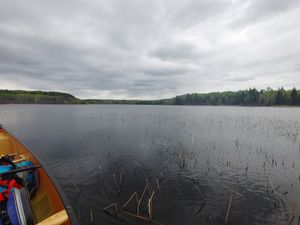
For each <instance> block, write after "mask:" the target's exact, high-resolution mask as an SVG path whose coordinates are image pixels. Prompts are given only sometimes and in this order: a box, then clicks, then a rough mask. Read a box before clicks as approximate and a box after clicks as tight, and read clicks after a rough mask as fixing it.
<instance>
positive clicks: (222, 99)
mask: <svg viewBox="0 0 300 225" xmlns="http://www.w3.org/2000/svg"><path fill="white" fill-rule="evenodd" d="M9 103H13V104H139V105H249V106H272V105H300V90H297V89H296V88H293V89H292V90H284V89H283V88H280V89H278V90H273V89H271V88H267V89H266V90H257V89H256V88H250V89H248V90H241V91H236V92H232V91H226V92H211V93H205V94H199V93H193V94H185V95H180V96H176V97H175V98H169V99H160V100H107V99H86V100H81V99H78V98H75V97H74V96H73V95H70V94H67V93H61V92H44V91H23V90H15V91H13V90H0V104H9Z"/></svg>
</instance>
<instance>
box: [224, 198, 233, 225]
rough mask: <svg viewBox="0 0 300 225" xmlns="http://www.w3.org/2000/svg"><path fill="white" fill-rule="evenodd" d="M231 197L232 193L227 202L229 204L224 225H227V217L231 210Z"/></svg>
mask: <svg viewBox="0 0 300 225" xmlns="http://www.w3.org/2000/svg"><path fill="white" fill-rule="evenodd" d="M233 195H234V193H232V194H231V196H230V200H229V204H228V207H227V212H226V217H225V224H227V222H228V217H229V212H230V208H231V203H232V200H233Z"/></svg>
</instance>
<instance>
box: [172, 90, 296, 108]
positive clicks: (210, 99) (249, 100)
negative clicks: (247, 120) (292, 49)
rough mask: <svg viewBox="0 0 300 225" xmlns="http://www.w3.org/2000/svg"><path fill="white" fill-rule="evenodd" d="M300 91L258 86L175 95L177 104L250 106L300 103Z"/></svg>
mask: <svg viewBox="0 0 300 225" xmlns="http://www.w3.org/2000/svg"><path fill="white" fill-rule="evenodd" d="M299 95H300V92H299V91H297V90H296V88H293V90H284V89H283V88H280V89H278V90H273V89H271V88H267V90H260V91H258V90H257V89H256V88H250V89H249V90H241V91H237V92H230V91H227V92H212V93H207V94H195V93H194V94H186V95H181V96H176V97H175V105H249V106H251V105H252V106H272V105H300V96H299Z"/></svg>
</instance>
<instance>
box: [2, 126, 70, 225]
mask: <svg viewBox="0 0 300 225" xmlns="http://www.w3.org/2000/svg"><path fill="white" fill-rule="evenodd" d="M0 129H1V128H0ZM0 135H1V136H2V138H3V137H4V138H6V140H8V141H7V142H6V143H7V144H6V146H4V147H3V148H0V154H1V155H9V154H10V155H13V157H14V160H15V161H18V160H20V161H21V160H24V158H26V159H27V160H30V161H32V162H33V163H34V164H40V162H39V161H38V160H37V159H36V157H34V155H33V154H32V153H31V152H30V151H29V150H28V149H27V148H26V147H25V146H24V145H22V144H21V143H20V142H19V141H18V140H17V139H16V138H15V137H13V136H12V135H11V134H10V133H8V132H7V131H5V130H4V129H3V130H2V134H0ZM37 172H38V177H39V187H38V190H37V191H36V193H35V194H34V196H32V197H31V205H32V209H33V213H34V217H35V220H36V222H37V223H39V222H41V221H43V220H44V219H46V218H48V217H49V216H51V215H54V214H55V213H58V212H60V211H61V210H64V209H65V207H64V204H63V201H62V199H61V197H60V195H59V193H58V191H57V189H56V187H55V185H54V184H53V182H52V181H51V179H50V177H49V176H48V174H47V173H46V171H45V170H44V168H43V167H42V166H41V167H40V168H39V169H37ZM63 224H64V225H69V224H71V222H70V220H69V219H68V221H67V222H66V223H63Z"/></svg>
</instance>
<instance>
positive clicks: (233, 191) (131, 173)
mask: <svg viewBox="0 0 300 225" xmlns="http://www.w3.org/2000/svg"><path fill="white" fill-rule="evenodd" d="M0 123H2V124H3V125H4V126H5V127H6V129H8V130H9V131H10V132H11V133H12V134H14V135H15V136H16V137H17V138H18V139H19V140H20V141H21V142H23V143H24V144H25V145H26V146H27V147H29V148H30V149H31V151H32V152H33V153H35V154H37V155H38V156H39V157H41V158H42V159H43V161H45V162H46V163H47V165H48V167H50V169H51V170H52V173H53V174H54V175H55V176H56V178H57V180H58V181H59V182H60V184H61V186H62V187H63V189H64V190H65V192H66V195H67V196H68V198H69V200H70V202H71V204H72V205H73V208H74V211H75V212H76V213H77V216H78V218H79V220H80V222H81V224H83V225H88V224H91V217H92V220H93V224H94V225H106V224H107V225H108V224H110V225H113V224H115V225H123V224H139V225H140V224H149V223H148V222H147V221H144V220H143V218H147V217H149V215H148V214H149V211H150V214H151V217H152V220H153V223H152V224H163V225H196V224H197V225H199V224H204V225H205V224H214V225H218V224H225V220H226V219H227V224H235V225H240V224H249V225H250V224H264V225H266V224H283V225H286V224H296V225H298V224H300V219H299V216H300V108H285V107H282V108H281V107H280V108H279V107H278V108H273V107H223V106H136V105H0ZM144 190H145V191H144ZM143 192H144V194H143ZM134 193H136V194H134ZM132 195H133V198H132V199H131V200H130V201H129V202H128V203H127V204H125V203H126V202H127V200H128V199H129V198H130V197H131V196H132ZM151 196H152V198H151ZM149 199H150V200H149ZM113 203H117V208H118V213H117V215H115V205H113V207H109V208H107V211H106V212H105V211H104V210H103V208H105V207H107V206H109V205H111V204H113ZM124 204H125V205H124ZM138 205H139V207H138ZM123 206H124V208H123ZM137 208H138V209H139V218H137V216H134V214H137ZM150 224H151V223H150Z"/></svg>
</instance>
